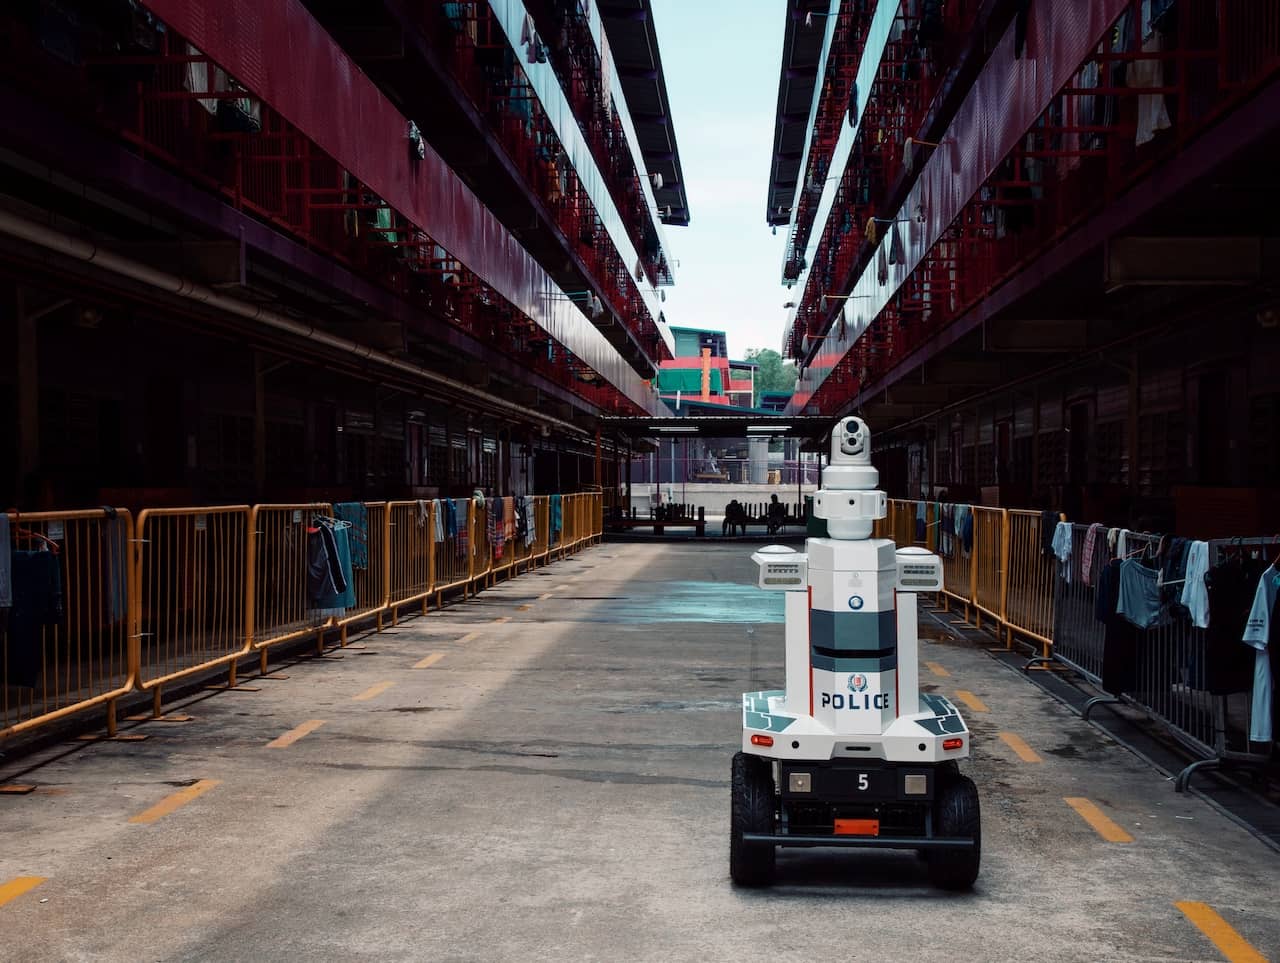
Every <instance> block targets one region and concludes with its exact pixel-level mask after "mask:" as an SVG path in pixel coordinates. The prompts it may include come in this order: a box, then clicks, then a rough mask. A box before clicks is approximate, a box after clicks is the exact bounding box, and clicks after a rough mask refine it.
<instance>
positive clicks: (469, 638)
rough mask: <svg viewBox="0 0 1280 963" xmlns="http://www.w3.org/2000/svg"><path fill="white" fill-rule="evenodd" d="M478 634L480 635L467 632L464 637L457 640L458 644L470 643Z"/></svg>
mask: <svg viewBox="0 0 1280 963" xmlns="http://www.w3.org/2000/svg"><path fill="white" fill-rule="evenodd" d="M479 634H480V633H479V632H468V633H467V634H466V635H464V636H463V637H462V638H460V639H459V640H458V644H459V645H461V644H462V643H463V642H470V641H471V640H472V639H474V638H475V637H476V636H477V635H479Z"/></svg>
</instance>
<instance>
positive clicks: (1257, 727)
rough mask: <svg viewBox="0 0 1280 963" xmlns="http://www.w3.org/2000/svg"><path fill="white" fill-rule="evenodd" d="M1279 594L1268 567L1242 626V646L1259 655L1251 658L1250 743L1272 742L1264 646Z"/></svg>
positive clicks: (1277, 574) (1278, 577) (1276, 577)
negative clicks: (1249, 646)
mask: <svg viewBox="0 0 1280 963" xmlns="http://www.w3.org/2000/svg"><path fill="white" fill-rule="evenodd" d="M1278 591H1280V571H1277V570H1276V567H1275V566H1274V565H1272V566H1270V567H1269V568H1268V569H1267V570H1266V571H1265V572H1263V573H1262V577H1261V578H1260V579H1258V591H1257V592H1256V593H1254V596H1253V607H1252V608H1251V609H1249V620H1248V621H1247V622H1246V623H1245V625H1244V642H1245V644H1246V645H1251V646H1253V647H1254V648H1255V649H1257V650H1258V651H1257V652H1256V653H1255V654H1254V657H1253V708H1252V711H1251V715H1250V719H1249V740H1250V741H1251V742H1270V741H1271V736H1272V733H1271V659H1270V658H1268V656H1267V643H1268V640H1269V639H1270V636H1271V610H1272V609H1274V608H1275V604H1276V594H1277V592H1278Z"/></svg>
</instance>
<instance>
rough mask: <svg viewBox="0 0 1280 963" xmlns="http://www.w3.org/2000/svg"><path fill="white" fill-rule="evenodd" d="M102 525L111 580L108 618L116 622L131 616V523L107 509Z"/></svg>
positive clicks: (104, 550)
mask: <svg viewBox="0 0 1280 963" xmlns="http://www.w3.org/2000/svg"><path fill="white" fill-rule="evenodd" d="M106 511H107V513H108V514H107V519H106V521H105V522H104V523H103V525H102V555H101V558H102V561H103V565H104V568H105V570H106V571H105V575H106V582H107V597H106V603H107V613H106V615H107V619H108V620H109V621H110V623H111V624H112V625H115V624H117V623H119V622H123V621H124V620H125V619H127V618H128V617H129V526H128V525H126V524H125V520H124V519H123V518H121V517H120V516H119V515H118V514H116V510H115V509H114V508H111V509H107V510H106Z"/></svg>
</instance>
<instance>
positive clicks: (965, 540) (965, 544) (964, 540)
mask: <svg viewBox="0 0 1280 963" xmlns="http://www.w3.org/2000/svg"><path fill="white" fill-rule="evenodd" d="M956 535H957V536H959V538H960V548H961V549H963V550H964V554H965V555H966V556H968V555H971V554H973V508H972V507H971V506H969V505H957V506H956Z"/></svg>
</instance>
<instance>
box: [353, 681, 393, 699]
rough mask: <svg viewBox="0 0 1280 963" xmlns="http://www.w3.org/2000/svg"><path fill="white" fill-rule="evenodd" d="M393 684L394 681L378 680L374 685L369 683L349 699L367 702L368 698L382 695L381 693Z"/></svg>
mask: <svg viewBox="0 0 1280 963" xmlns="http://www.w3.org/2000/svg"><path fill="white" fill-rule="evenodd" d="M393 685H395V683H394V682H379V683H377V684H376V685H371V686H369V688H367V689H365V690H364V691H363V692H361V693H360V694H359V695H358V696H354V697H353V698H352V700H351V701H352V702H368V701H369V700H370V699H376V698H377V697H378V696H380V695H382V693H384V692H386V691H387V690H388V689H390V688H391V687H392V686H393Z"/></svg>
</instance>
